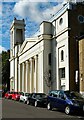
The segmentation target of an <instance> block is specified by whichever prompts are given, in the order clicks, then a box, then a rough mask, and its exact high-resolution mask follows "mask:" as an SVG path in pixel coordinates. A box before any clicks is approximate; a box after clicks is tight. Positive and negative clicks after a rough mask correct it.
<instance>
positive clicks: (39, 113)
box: [2, 99, 84, 120]
mask: <svg viewBox="0 0 84 120" xmlns="http://www.w3.org/2000/svg"><path fill="white" fill-rule="evenodd" d="M2 118H70V119H71V118H73V119H75V118H76V120H77V118H78V119H80V118H81V119H82V118H83V119H84V117H83V116H77V115H66V114H65V113H64V112H60V111H57V110H53V111H49V110H47V109H46V108H42V107H34V106H31V105H27V104H24V103H22V102H18V101H13V100H8V99H3V100H2Z"/></svg>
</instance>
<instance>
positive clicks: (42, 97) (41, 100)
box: [27, 93, 47, 107]
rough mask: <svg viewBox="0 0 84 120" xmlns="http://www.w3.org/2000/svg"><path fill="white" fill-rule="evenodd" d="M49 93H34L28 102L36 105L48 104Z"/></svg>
mask: <svg viewBox="0 0 84 120" xmlns="http://www.w3.org/2000/svg"><path fill="white" fill-rule="evenodd" d="M46 103H47V95H46V94H45V93H32V94H30V96H29V97H28V99H27V104H28V105H29V104H32V105H34V106H35V107H37V106H43V105H47V104H46Z"/></svg>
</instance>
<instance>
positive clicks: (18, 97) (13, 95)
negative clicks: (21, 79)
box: [12, 92, 22, 101]
mask: <svg viewBox="0 0 84 120" xmlns="http://www.w3.org/2000/svg"><path fill="white" fill-rule="evenodd" d="M21 94H22V92H13V94H12V100H17V101H19V99H20V96H21Z"/></svg>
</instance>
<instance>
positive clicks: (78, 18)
mask: <svg viewBox="0 0 84 120" xmlns="http://www.w3.org/2000/svg"><path fill="white" fill-rule="evenodd" d="M82 34H84V3H71V2H68V3H66V4H65V5H63V7H62V8H61V9H60V10H59V11H58V12H57V13H55V15H54V16H53V17H52V18H51V19H50V20H49V21H43V22H42V23H41V24H40V29H39V32H38V34H36V35H34V36H33V37H32V38H25V20H24V19H23V20H17V19H16V18H14V20H13V22H12V24H11V28H10V36H11V40H10V44H11V47H10V90H14V91H23V92H29V93H32V92H45V93H48V91H49V90H59V89H63V90H75V91H79V90H80V87H79V86H80V85H79V84H80V81H79V49H78V48H79V47H78V41H77V39H76V38H77V36H81V35H82Z"/></svg>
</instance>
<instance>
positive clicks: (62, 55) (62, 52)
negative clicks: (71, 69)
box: [61, 50, 64, 61]
mask: <svg viewBox="0 0 84 120" xmlns="http://www.w3.org/2000/svg"><path fill="white" fill-rule="evenodd" d="M61 61H64V51H63V50H62V51H61Z"/></svg>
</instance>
